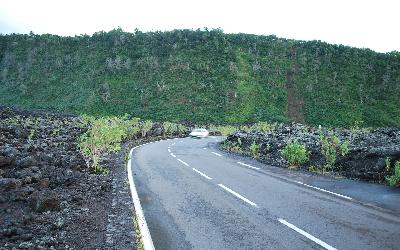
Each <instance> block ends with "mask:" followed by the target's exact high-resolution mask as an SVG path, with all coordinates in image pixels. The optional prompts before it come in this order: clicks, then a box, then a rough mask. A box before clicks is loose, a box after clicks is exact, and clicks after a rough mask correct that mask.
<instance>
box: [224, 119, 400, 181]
mask: <svg viewBox="0 0 400 250" xmlns="http://www.w3.org/2000/svg"><path fill="white" fill-rule="evenodd" d="M321 137H324V138H325V139H326V141H327V142H328V144H329V146H330V147H332V148H334V149H335V150H336V149H337V150H338V152H337V153H336V158H337V159H336V161H335V163H334V166H332V168H331V169H330V170H329V171H328V172H326V173H325V174H329V175H333V176H344V177H347V178H352V179H359V180H365V181H371V182H379V183H382V182H384V180H385V175H388V174H393V172H394V163H395V161H399V160H400V128H379V129H373V130H365V129H364V130H362V129H353V130H346V129H331V130H328V129H324V128H313V127H308V126H305V125H302V124H296V123H293V124H287V125H280V126H276V127H275V128H274V129H273V130H271V131H268V132H265V133H261V132H257V131H253V132H244V131H239V132H236V133H234V134H232V135H230V136H228V138H227V140H226V142H225V144H224V145H222V148H224V149H225V150H228V151H231V152H235V153H240V154H244V155H251V153H250V152H251V145H252V144H253V145H256V147H257V150H258V152H257V155H256V158H257V159H259V160H260V161H262V162H264V163H267V164H270V165H274V166H280V167H285V168H287V167H288V162H287V161H286V160H285V159H284V158H283V157H282V154H281V152H282V150H283V148H284V147H285V146H286V145H287V144H288V143H289V142H291V141H295V140H297V141H298V142H299V143H301V144H303V145H305V147H306V149H307V151H309V152H310V159H309V161H308V162H307V163H305V164H303V165H301V166H299V168H301V169H303V170H308V169H313V170H314V171H317V172H323V171H324V169H323V167H324V166H326V164H327V161H326V157H325V156H324V155H323V154H322V151H321ZM333 137H336V138H337V139H338V140H337V139H333ZM345 142H346V143H347V145H346V146H345V147H346V152H345V155H342V154H340V153H339V148H340V145H343V144H344V143H345ZM256 147H254V148H256ZM254 148H253V149H254ZM253 151H254V150H253ZM387 162H389V163H390V165H389V169H388V168H387ZM310 167H311V168H310Z"/></svg>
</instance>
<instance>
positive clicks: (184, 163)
mask: <svg viewBox="0 0 400 250" xmlns="http://www.w3.org/2000/svg"><path fill="white" fill-rule="evenodd" d="M178 161H180V162H181V163H182V164H183V165H185V166H187V167H189V164H187V163H186V162H184V161H182V160H181V159H178Z"/></svg>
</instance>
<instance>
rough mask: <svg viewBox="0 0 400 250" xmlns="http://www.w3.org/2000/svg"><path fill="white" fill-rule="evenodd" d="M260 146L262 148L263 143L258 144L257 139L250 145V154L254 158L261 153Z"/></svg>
mask: <svg viewBox="0 0 400 250" xmlns="http://www.w3.org/2000/svg"><path fill="white" fill-rule="evenodd" d="M260 148H261V145H260V144H257V143H256V142H255V141H253V143H252V144H251V145H250V155H251V156H252V157H253V158H258V157H259V155H260Z"/></svg>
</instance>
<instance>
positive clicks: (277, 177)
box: [132, 137, 400, 249]
mask: <svg viewBox="0 0 400 250" xmlns="http://www.w3.org/2000/svg"><path fill="white" fill-rule="evenodd" d="M218 140H220V138H218V137H210V138H207V139H201V140H198V139H190V138H184V139H174V140H167V141H160V142H156V143H151V144H147V145H144V146H142V147H139V148H137V149H136V150H134V152H133V162H132V171H133V173H134V176H133V178H134V180H135V183H136V187H137V191H138V193H139V197H140V200H141V203H142V207H143V210H144V214H145V216H146V220H147V224H148V226H149V229H150V233H151V236H152V238H153V242H154V245H155V248H156V249H399V248H400V192H398V191H396V190H390V189H387V188H385V187H382V186H377V185H373V184H365V183H358V182H354V181H348V180H331V179H327V178H324V177H316V176H312V175H309V174H306V173H300V172H296V171H288V170H286V169H280V168H275V167H272V166H267V165H264V164H261V163H258V162H255V161H253V160H251V159H246V158H242V157H236V156H231V155H228V154H226V153H224V152H221V151H219V150H218V149H217V141H218Z"/></svg>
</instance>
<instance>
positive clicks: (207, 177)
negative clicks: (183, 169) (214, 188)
mask: <svg viewBox="0 0 400 250" xmlns="http://www.w3.org/2000/svg"><path fill="white" fill-rule="evenodd" d="M192 169H193V171H195V172H196V173H198V174H199V175H201V176H203V177H204V178H206V179H208V180H212V178H211V177H209V176H208V175H206V174H204V173H202V172H200V171H199V170H197V169H195V168H192Z"/></svg>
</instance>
